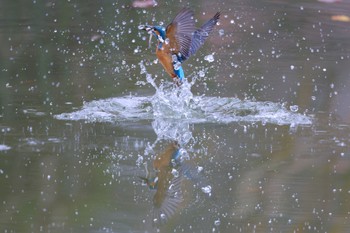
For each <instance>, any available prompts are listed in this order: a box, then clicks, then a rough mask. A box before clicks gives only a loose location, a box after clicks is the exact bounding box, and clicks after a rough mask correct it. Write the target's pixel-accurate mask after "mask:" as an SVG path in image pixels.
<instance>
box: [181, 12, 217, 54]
mask: <svg viewBox="0 0 350 233" xmlns="http://www.w3.org/2000/svg"><path fill="white" fill-rule="evenodd" d="M219 18H220V12H217V13H216V14H215V15H214V17H213V18H211V19H209V20H208V21H207V22H206V23H205V24H203V25H202V27H200V28H198V29H197V30H196V31H195V32H194V34H193V37H192V40H191V45H190V48H189V53H188V57H189V56H191V55H193V54H194V53H195V52H196V51H197V50H198V49H199V48H200V47H201V46H202V45H203V44H204V41H205V40H206V39H207V37H208V36H209V33H210V32H211V31H212V30H213V28H214V26H215V25H216V23H217V22H218V21H219ZM188 57H186V58H188Z"/></svg>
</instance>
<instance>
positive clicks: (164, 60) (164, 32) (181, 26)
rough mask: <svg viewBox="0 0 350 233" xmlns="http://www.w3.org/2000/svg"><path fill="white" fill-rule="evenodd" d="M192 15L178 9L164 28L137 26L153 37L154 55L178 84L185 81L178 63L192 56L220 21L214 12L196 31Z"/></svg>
mask: <svg viewBox="0 0 350 233" xmlns="http://www.w3.org/2000/svg"><path fill="white" fill-rule="evenodd" d="M193 16H194V13H193V11H192V10H190V9H188V8H184V9H182V10H181V11H180V12H179V13H178V14H177V15H176V17H175V18H174V19H173V20H172V21H171V23H170V24H169V25H168V26H167V27H166V28H164V27H162V26H149V25H140V26H139V29H140V30H145V31H146V32H147V33H148V34H150V39H149V44H150V42H151V39H152V35H153V36H155V37H156V38H157V41H158V43H157V47H156V55H157V58H158V60H159V61H160V63H161V64H162V65H163V67H164V69H165V71H166V72H167V73H168V74H169V75H170V77H172V78H173V80H174V82H175V83H177V84H178V85H179V84H181V83H182V81H183V80H184V79H185V73H184V71H183V69H182V66H181V64H182V63H183V62H184V61H185V60H187V59H188V58H189V57H190V56H192V55H193V54H194V53H196V51H197V50H198V49H199V48H200V47H201V46H202V45H203V44H204V41H205V40H206V39H207V38H208V36H209V34H210V32H211V31H212V30H213V28H214V26H215V25H216V24H217V22H218V21H219V18H220V12H217V13H216V14H215V15H214V16H213V17H212V18H211V19H209V20H208V21H207V22H206V23H204V24H203V25H202V26H201V27H200V28H196V26H195V20H194V17H193Z"/></svg>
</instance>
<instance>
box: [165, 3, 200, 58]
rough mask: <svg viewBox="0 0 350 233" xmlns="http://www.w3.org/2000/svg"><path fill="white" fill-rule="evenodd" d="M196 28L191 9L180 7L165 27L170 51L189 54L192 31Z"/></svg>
mask: <svg viewBox="0 0 350 233" xmlns="http://www.w3.org/2000/svg"><path fill="white" fill-rule="evenodd" d="M195 30H196V27H195V21H194V18H193V11H191V10H190V9H188V8H184V9H182V10H181V11H180V12H179V13H178V14H177V15H176V17H175V18H174V20H173V21H172V22H171V23H170V24H169V25H168V26H167V28H166V37H167V38H169V43H170V49H171V50H172V53H174V54H178V53H179V52H180V53H181V56H182V57H188V56H189V50H190V46H191V40H192V36H193V32H194V31H195Z"/></svg>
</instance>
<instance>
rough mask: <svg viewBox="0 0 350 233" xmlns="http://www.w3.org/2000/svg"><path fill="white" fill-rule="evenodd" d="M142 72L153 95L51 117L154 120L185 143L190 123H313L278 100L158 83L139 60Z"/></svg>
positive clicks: (161, 134)
mask: <svg viewBox="0 0 350 233" xmlns="http://www.w3.org/2000/svg"><path fill="white" fill-rule="evenodd" d="M140 68H141V74H146V80H147V82H148V83H149V84H151V85H152V86H153V87H154V88H155V90H156V92H155V94H154V95H153V96H152V97H135V96H124V97H117V98H110V99H103V100H97V101H92V102H88V103H85V104H84V106H83V107H82V108H81V109H80V110H78V111H75V112H71V113H62V114H58V115H55V116H54V117H55V118H56V119H59V120H74V121H77V120H84V121H87V122H127V121H142V120H153V123H152V127H153V129H154V131H155V132H156V134H157V135H158V138H159V139H174V140H178V141H179V142H180V143H181V142H183V143H186V142H188V141H189V140H190V139H191V138H192V134H191V132H190V130H189V124H193V123H205V122H208V123H231V122H263V123H270V124H277V125H291V126H293V127H296V126H298V125H310V124H312V118H311V117H310V116H307V115H303V114H300V113H297V111H296V110H295V109H296V108H295V107H293V109H292V110H288V109H287V108H286V107H285V106H283V105H282V104H280V103H273V102H257V101H250V100H240V99H237V98H230V97H225V98H222V97H215V96H213V97H206V96H194V95H193V94H192V92H191V87H192V85H193V84H194V83H195V79H194V80H193V81H192V82H187V81H186V80H184V82H183V84H182V85H181V86H180V87H178V86H176V85H175V84H173V83H170V82H164V83H161V84H160V85H159V86H157V84H156V83H155V80H154V79H153V78H152V75H150V74H148V73H147V72H146V68H145V66H144V65H143V64H142V63H140Z"/></svg>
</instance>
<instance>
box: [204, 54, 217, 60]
mask: <svg viewBox="0 0 350 233" xmlns="http://www.w3.org/2000/svg"><path fill="white" fill-rule="evenodd" d="M204 60H206V61H208V62H213V61H215V59H214V55H213V54H209V55H207V56H205V57H204Z"/></svg>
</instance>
